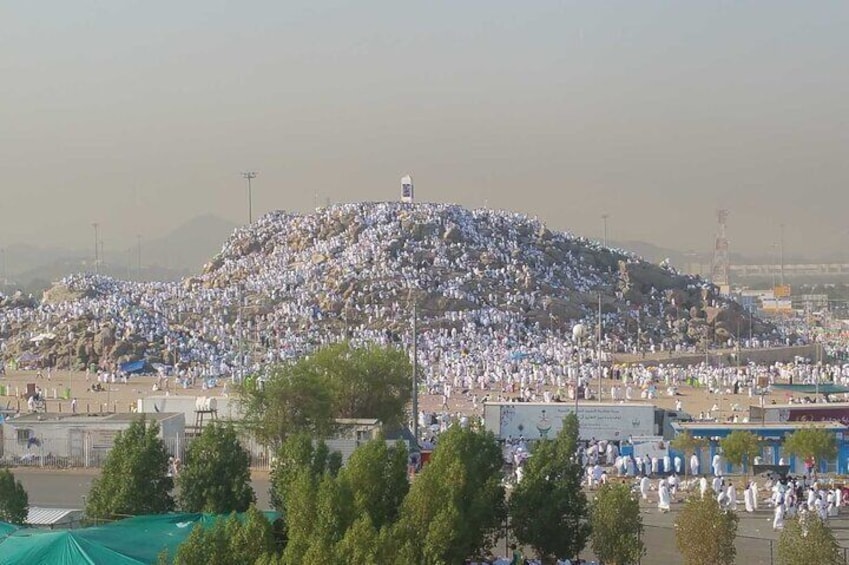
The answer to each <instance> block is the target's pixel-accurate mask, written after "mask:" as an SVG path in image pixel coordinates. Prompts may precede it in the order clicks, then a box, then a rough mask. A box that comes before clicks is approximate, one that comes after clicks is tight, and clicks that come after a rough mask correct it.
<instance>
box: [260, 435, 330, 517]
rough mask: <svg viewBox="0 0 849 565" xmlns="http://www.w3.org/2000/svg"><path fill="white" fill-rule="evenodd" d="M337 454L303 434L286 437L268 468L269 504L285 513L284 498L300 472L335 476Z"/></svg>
mask: <svg viewBox="0 0 849 565" xmlns="http://www.w3.org/2000/svg"><path fill="white" fill-rule="evenodd" d="M341 457H342V456H341V454H340V453H339V452H338V451H334V452H330V450H329V449H328V448H327V445H326V444H325V443H324V442H323V441H319V442H317V443H316V444H315V445H314V444H313V440H312V438H311V437H310V436H309V435H307V434H303V433H301V434H296V435H293V436H290V437H289V438H288V439H287V440H286V441H285V443H284V444H283V445H282V446H281V447H280V449H278V450H277V457H276V458H275V460H274V465H273V466H272V468H271V492H270V494H271V504H272V505H273V506H274V508H276V509H277V510H279V511H280V512H283V513H284V514H285V504H284V501H285V499H286V496H287V495H288V493H289V491H290V489H291V488H292V486H293V485H294V481H295V479H296V478H297V477H298V476H299V475H300V474H301V472H306V474H307V476H308V477H310V478H312V479H313V480H315V479H317V478H320V477H321V476H322V475H323V474H324V473H325V472H327V473H330V474H331V475H333V476H336V474H337V473H338V472H339V469H340V468H341V466H342V458H341Z"/></svg>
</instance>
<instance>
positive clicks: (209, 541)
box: [174, 518, 238, 565]
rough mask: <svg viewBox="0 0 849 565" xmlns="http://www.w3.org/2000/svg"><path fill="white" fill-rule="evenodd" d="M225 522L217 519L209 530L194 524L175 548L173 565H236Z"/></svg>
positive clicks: (201, 525) (222, 519)
mask: <svg viewBox="0 0 849 565" xmlns="http://www.w3.org/2000/svg"><path fill="white" fill-rule="evenodd" d="M227 530H228V528H227V520H225V519H224V518H219V519H218V520H216V521H215V524H213V525H212V526H211V527H209V528H205V527H204V525H203V524H200V523H198V524H196V525H195V527H194V528H192V533H190V534H189V537H187V538H186V539H185V540H184V541H183V543H181V544H180V546H179V547H178V548H177V554H176V555H175V556H174V565H236V564H237V563H238V561H236V556H235V555H233V552H232V550H231V547H230V543H229V540H228V539H227V535H228V532H227Z"/></svg>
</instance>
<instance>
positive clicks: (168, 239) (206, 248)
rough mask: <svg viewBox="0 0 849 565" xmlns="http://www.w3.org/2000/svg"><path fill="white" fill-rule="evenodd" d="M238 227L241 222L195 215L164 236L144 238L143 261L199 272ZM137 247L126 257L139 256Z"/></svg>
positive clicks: (169, 267)
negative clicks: (147, 239) (151, 238)
mask: <svg viewBox="0 0 849 565" xmlns="http://www.w3.org/2000/svg"><path fill="white" fill-rule="evenodd" d="M236 227H237V224H234V223H233V222H231V221H229V220H225V219H223V218H220V217H218V216H214V215H211V214H206V215H203V216H198V217H196V218H193V219H191V220H189V221H188V222H186V223H185V224H183V225H181V226H180V227H178V228H177V229H175V230H174V231H172V232H170V233H168V234H166V235H164V236H162V237H160V238H157V239H153V240H149V241H145V240H142V242H141V247H142V261H141V262H142V265H143V266H144V265H156V266H159V267H163V268H165V269H167V270H173V271H178V272H181V273H184V274H193V273H199V272H200V271H201V268H202V267H203V265H204V264H205V263H207V262H208V261H209V260H210V259H211V258H212V257H213V256H214V255H215V254H216V253H218V252H219V251H220V250H221V246H222V245H223V244H224V242H225V241H226V240H227V238H228V237H230V235H231V234H232V233H233V230H235V229H236ZM136 251H137V249H136V247H133V248H131V249H129V250H127V252H125V253H126V254H125V257H126V256H127V255H132V256H133V257H135V253H136ZM150 280H153V279H150Z"/></svg>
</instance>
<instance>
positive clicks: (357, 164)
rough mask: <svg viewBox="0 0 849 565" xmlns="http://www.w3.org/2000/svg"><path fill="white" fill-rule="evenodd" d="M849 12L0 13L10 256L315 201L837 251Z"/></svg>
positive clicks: (118, 9) (671, 5) (197, 7)
mask: <svg viewBox="0 0 849 565" xmlns="http://www.w3.org/2000/svg"><path fill="white" fill-rule="evenodd" d="M847 29H849V3H847V2H845V1H834V2H814V1H812V2H799V1H793V2H783V1H776V0H769V1H763V2H737V1H733V2H732V1H721V2H708V1H698V2H696V1H684V0H682V1H679V2H669V1H666V2H649V1H634V0H627V1H621V2H596V1H589V0H588V1H586V2H553V1H547V0H530V1H526V2H516V1H515V0H512V1H509V2H508V1H502V0H479V1H477V0H474V1H473V0H462V1H457V0H454V1H436V0H427V1H422V2H416V3H412V2H405V1H403V0H379V1H372V0H359V1H342V0H335V1H321V0H314V1H310V2H305V1H289V2H280V1H274V2H271V1H268V2H259V1H255V2H249V1H242V2H235V1H233V2H227V1H217V0H203V1H199V0H180V1H177V2H175V1H168V2H164V1H159V0H137V1H130V0H99V1H93V0H75V1H73V2H69V1H67V0H63V1H50V0H45V1H41V2H25V1H19V2H13V1H5V2H2V3H0V71H2V78H0V243H6V244H9V243H15V242H23V241H31V242H34V243H37V244H40V245H67V246H78V247H82V246H86V245H89V242H91V240H92V239H93V231H92V228H91V222H94V221H97V222H99V223H100V224H101V225H102V226H103V235H104V240H105V245H106V247H107V248H109V247H119V246H127V245H130V244H132V242H134V241H135V236H136V234H142V235H143V236H144V237H146V238H147V237H154V236H155V235H156V234H157V233H159V232H163V231H167V230H170V229H172V228H174V227H176V226H177V225H178V224H180V223H182V222H184V221H186V220H188V219H190V218H192V217H194V216H197V215H199V214H201V213H213V214H217V215H220V216H223V217H226V218H229V219H232V220H234V221H245V220H246V219H247V196H246V192H247V191H246V188H245V184H244V181H243V179H242V178H241V177H240V175H239V172H240V171H242V170H246V169H255V170H257V171H259V175H258V177H257V178H256V180H255V181H254V185H253V188H254V190H253V195H254V199H253V203H254V213H255V216H256V215H257V214H259V213H262V212H265V211H268V210H271V209H276V208H284V209H289V210H295V211H306V210H308V209H310V208H312V207H313V203H314V200H315V198H316V194H317V195H318V199H319V201H320V202H324V200H325V199H326V198H329V199H331V200H332V201H334V202H336V201H359V200H389V199H395V198H397V196H398V179H399V178H400V177H401V175H403V174H404V173H406V172H411V173H412V174H413V177H414V180H415V183H416V192H417V197H418V199H420V200H432V201H454V202H459V203H461V204H464V205H468V206H483V205H484V204H485V203H488V205H489V206H492V207H499V208H508V209H513V210H518V211H522V212H526V213H529V214H532V215H539V216H540V217H541V218H543V219H544V220H546V221H547V222H548V223H549V224H550V225H551V226H552V227H555V228H558V229H569V230H571V231H574V232H576V233H580V234H584V235H588V236H591V237H599V238H600V237H601V231H602V221H601V219H600V216H601V214H603V213H608V214H610V220H609V222H610V223H609V233H610V237H611V238H612V239H622V240H624V239H639V240H644V241H649V242H652V243H656V244H660V245H666V246H670V247H676V248H682V249H700V250H707V249H709V248H710V247H711V245H712V237H713V234H714V231H715V217H714V215H715V209H716V208H717V207H720V206H721V207H727V208H729V209H730V210H731V217H730V223H729V231H730V235H731V239H732V248H733V249H734V250H735V251H743V252H748V253H760V252H764V253H765V252H768V251H769V248H770V245H771V244H772V243H773V242H775V241H776V240H777V239H778V233H779V227H778V226H779V224H781V223H782V222H783V223H785V224H786V230H785V239H786V242H787V243H786V245H787V251H788V253H798V252H804V251H805V250H806V249H811V250H814V251H816V252H817V253H822V252H830V251H838V250H841V249H845V248H847V247H849V222H847V211H848V210H849V182H847V181H849V164H847V163H848V162H849V72H847V68H849V63H847V55H849V33H847Z"/></svg>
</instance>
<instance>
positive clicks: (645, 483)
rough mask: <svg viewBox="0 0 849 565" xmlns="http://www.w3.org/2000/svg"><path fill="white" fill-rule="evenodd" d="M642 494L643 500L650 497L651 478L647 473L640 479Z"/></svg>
mask: <svg viewBox="0 0 849 565" xmlns="http://www.w3.org/2000/svg"><path fill="white" fill-rule="evenodd" d="M640 496H641V497H642V499H643V500H648V499H649V478H648V477H647V476H645V475H643V478H642V479H640Z"/></svg>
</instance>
